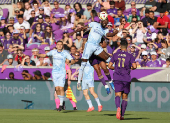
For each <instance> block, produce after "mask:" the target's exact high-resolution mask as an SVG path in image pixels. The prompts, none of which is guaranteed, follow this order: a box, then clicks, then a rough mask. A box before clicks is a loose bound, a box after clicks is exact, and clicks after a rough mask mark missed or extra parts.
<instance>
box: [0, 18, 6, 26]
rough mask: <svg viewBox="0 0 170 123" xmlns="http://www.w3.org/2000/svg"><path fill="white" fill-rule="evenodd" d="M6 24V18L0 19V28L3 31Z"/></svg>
mask: <svg viewBox="0 0 170 123" xmlns="http://www.w3.org/2000/svg"><path fill="white" fill-rule="evenodd" d="M6 24H7V22H6V18H5V17H1V22H0V28H1V29H4V28H5V26H6Z"/></svg>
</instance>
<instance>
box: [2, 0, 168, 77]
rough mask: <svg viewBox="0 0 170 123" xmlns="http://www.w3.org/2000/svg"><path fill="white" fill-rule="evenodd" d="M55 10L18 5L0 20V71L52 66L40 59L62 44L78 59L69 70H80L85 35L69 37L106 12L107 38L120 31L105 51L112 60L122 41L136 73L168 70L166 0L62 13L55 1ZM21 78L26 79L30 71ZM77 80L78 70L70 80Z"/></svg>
mask: <svg viewBox="0 0 170 123" xmlns="http://www.w3.org/2000/svg"><path fill="white" fill-rule="evenodd" d="M53 4H54V8H52V7H51V5H50V3H49V1H48V0H44V2H41V1H39V0H29V1H28V2H17V4H16V5H15V4H14V5H13V13H12V14H13V16H11V17H9V18H5V17H3V16H2V17H0V66H4V65H6V66H8V65H10V66H17V67H19V66H37V67H39V66H52V65H53V61H52V58H51V57H46V58H42V57H39V54H45V53H47V52H49V51H50V50H53V49H55V48H56V47H55V45H56V42H57V41H59V40H61V41H62V42H63V44H64V49H65V50H68V52H70V54H71V55H72V57H73V58H74V59H76V63H75V64H74V65H71V66H70V68H73V67H74V68H75V67H79V66H80V65H81V55H82V53H83V46H84V44H85V42H86V41H87V38H88V32H83V31H81V32H77V33H75V34H73V35H71V33H72V32H73V31H74V30H77V29H79V28H81V27H83V26H84V25H87V24H88V23H90V22H98V23H100V19H99V17H98V15H99V12H101V11H105V12H107V14H108V20H109V23H108V25H107V28H108V29H109V32H113V31H114V30H118V31H119V32H118V34H117V35H116V36H114V37H111V38H110V37H108V46H107V48H106V49H104V50H105V51H106V52H107V53H108V54H109V55H110V56H112V55H113V54H114V53H116V52H117V51H118V50H119V49H120V47H119V46H120V39H121V38H125V39H126V40H127V41H128V51H129V52H130V53H131V54H133V56H134V57H135V59H136V63H137V65H138V67H170V58H169V56H170V41H169V40H170V30H169V29H170V18H169V16H168V12H169V10H170V6H169V3H167V1H166V0H159V1H158V2H156V1H155V0H149V1H147V2H146V3H145V4H144V7H142V8H138V9H137V8H136V3H135V2H131V8H129V9H126V7H125V1H124V0H110V1H109V0H107V1H102V0H94V3H87V5H86V8H82V5H81V4H80V3H75V4H74V5H73V8H71V6H70V4H69V3H67V4H66V5H65V8H64V9H63V8H60V4H59V2H57V1H55V2H54V3H53ZM23 72H24V74H23V75H26V74H27V77H29V73H28V71H23ZM35 74H38V75H41V73H39V72H35ZM77 75H78V71H77V70H76V72H75V73H73V76H72V79H76V77H75V76H77ZM11 76H12V74H11ZM41 76H42V75H41ZM47 76H49V73H47ZM23 78H24V77H23ZM44 79H45V78H44Z"/></svg>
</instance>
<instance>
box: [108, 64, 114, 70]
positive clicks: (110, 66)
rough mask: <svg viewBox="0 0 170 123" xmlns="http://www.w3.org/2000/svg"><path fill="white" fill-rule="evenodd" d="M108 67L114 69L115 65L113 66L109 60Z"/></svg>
mask: <svg viewBox="0 0 170 123" xmlns="http://www.w3.org/2000/svg"><path fill="white" fill-rule="evenodd" d="M108 68H109V69H111V70H114V69H115V67H114V66H113V63H112V62H109V65H108Z"/></svg>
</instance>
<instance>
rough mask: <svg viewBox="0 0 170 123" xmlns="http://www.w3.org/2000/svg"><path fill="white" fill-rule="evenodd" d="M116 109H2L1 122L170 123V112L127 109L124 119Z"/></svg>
mask: <svg viewBox="0 0 170 123" xmlns="http://www.w3.org/2000/svg"><path fill="white" fill-rule="evenodd" d="M115 114H116V112H115V111H102V112H97V111H94V112H88V113H87V112H86V111H71V110H65V111H62V112H57V111H55V110H30V109H29V110H24V109H0V123H117V122H124V123H170V113H166V112H132V111H127V112H126V115H125V120H124V121H119V120H117V119H116V116H115Z"/></svg>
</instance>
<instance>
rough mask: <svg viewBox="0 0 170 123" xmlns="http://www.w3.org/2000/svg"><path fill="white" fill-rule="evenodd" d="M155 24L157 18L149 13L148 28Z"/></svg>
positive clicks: (152, 13) (151, 12)
mask: <svg viewBox="0 0 170 123" xmlns="http://www.w3.org/2000/svg"><path fill="white" fill-rule="evenodd" d="M156 24H157V17H155V16H154V12H153V11H150V12H149V18H148V26H150V25H153V26H155V25H156Z"/></svg>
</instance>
